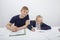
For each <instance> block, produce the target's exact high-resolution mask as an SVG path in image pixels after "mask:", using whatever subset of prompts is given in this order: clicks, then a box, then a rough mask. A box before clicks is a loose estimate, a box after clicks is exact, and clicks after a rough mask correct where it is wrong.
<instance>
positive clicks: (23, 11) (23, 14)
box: [21, 9, 28, 17]
mask: <svg viewBox="0 0 60 40" xmlns="http://www.w3.org/2000/svg"><path fill="white" fill-rule="evenodd" d="M21 15H22V16H23V17H25V16H26V15H28V10H26V9H24V10H21Z"/></svg>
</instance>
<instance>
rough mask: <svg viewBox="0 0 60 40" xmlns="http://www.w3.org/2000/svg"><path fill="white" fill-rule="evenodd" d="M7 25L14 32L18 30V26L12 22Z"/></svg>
mask: <svg viewBox="0 0 60 40" xmlns="http://www.w3.org/2000/svg"><path fill="white" fill-rule="evenodd" d="M6 27H7V29H9V30H10V31H12V32H16V31H17V27H16V26H14V25H13V24H11V23H8V24H7V25H6Z"/></svg>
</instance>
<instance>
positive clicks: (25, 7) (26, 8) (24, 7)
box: [21, 6, 29, 11]
mask: <svg viewBox="0 0 60 40" xmlns="http://www.w3.org/2000/svg"><path fill="white" fill-rule="evenodd" d="M24 9H25V10H29V9H28V7H27V6H23V7H22V9H21V11H22V10H24Z"/></svg>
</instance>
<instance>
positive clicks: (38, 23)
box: [28, 15, 51, 31]
mask: <svg viewBox="0 0 60 40" xmlns="http://www.w3.org/2000/svg"><path fill="white" fill-rule="evenodd" d="M34 27H35V28H36V29H37V30H49V29H51V27H50V26H48V25H47V24H45V23H43V19H42V17H41V16H40V15H38V16H37V17H36V21H35V20H31V21H30V25H29V26H28V29H30V30H32V31H35V29H34Z"/></svg>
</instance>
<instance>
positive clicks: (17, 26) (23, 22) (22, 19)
mask: <svg viewBox="0 0 60 40" xmlns="http://www.w3.org/2000/svg"><path fill="white" fill-rule="evenodd" d="M28 12H29V9H28V7H26V6H23V7H22V9H21V14H19V15H16V16H14V17H12V18H11V20H10V21H9V23H8V24H7V26H6V27H7V28H8V29H9V30H11V31H12V32H16V31H18V30H22V29H25V28H27V26H28V25H29V15H28ZM13 24H14V25H13Z"/></svg>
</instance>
